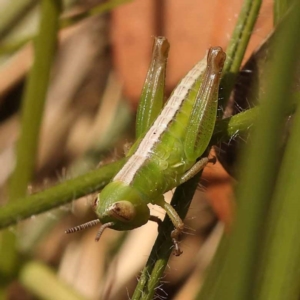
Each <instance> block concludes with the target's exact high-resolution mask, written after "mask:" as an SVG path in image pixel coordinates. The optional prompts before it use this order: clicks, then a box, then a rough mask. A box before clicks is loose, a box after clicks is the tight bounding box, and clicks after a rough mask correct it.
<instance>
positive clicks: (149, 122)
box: [66, 37, 226, 255]
mask: <svg viewBox="0 0 300 300" xmlns="http://www.w3.org/2000/svg"><path fill="white" fill-rule="evenodd" d="M168 50H169V43H168V41H167V40H166V38H164V37H158V38H156V41H155V44H154V50H153V56H152V62H151V64H150V68H149V71H148V74H147V77H146V81H145V85H144V89H143V92H142V98H141V99H142V100H141V103H140V104H139V109H138V114H137V120H136V123H137V130H136V132H137V137H138V139H137V141H136V142H135V143H134V144H133V146H132V147H131V149H130V150H129V152H128V154H127V158H128V159H127V162H126V163H125V165H124V166H123V168H122V169H121V170H120V171H119V172H118V173H117V174H116V175H115V177H114V178H113V179H112V181H111V182H110V183H109V184H108V185H107V186H106V187H105V188H104V189H103V190H102V191H101V193H100V194H98V196H97V198H96V200H95V202H94V209H95V212H96V214H97V216H98V219H96V220H93V221H90V222H88V223H85V224H82V225H80V226H76V227H74V228H70V229H68V230H67V231H66V233H72V232H76V231H79V230H82V229H85V228H87V227H91V226H94V225H96V224H99V223H100V222H101V223H102V225H101V227H100V229H99V231H98V233H97V235H96V241H98V240H99V239H100V236H101V234H102V232H103V231H104V229H106V228H112V229H115V230H131V229H135V228H137V227H140V226H142V225H144V224H145V223H147V222H148V221H149V220H152V221H155V222H157V223H160V222H161V221H160V219H159V218H157V217H154V216H151V215H150V210H149V208H148V204H149V203H151V204H156V205H158V206H160V207H162V208H163V209H164V210H165V211H166V213H167V215H168V216H169V218H170V219H171V221H172V223H173V225H174V227H175V229H174V230H173V231H172V233H171V238H172V241H173V244H174V246H175V253H174V254H175V255H180V254H181V253H182V252H181V251H180V248H179V246H178V237H179V235H180V233H181V232H182V231H183V229H184V223H183V221H182V220H181V218H180V217H179V216H178V214H177V212H176V210H175V209H174V208H173V207H172V206H171V205H170V204H168V203H167V202H166V201H165V200H164V196H163V194H164V193H165V192H167V191H169V190H171V189H173V188H174V187H177V186H179V185H180V184H182V183H184V182H186V181H187V180H188V179H190V178H192V177H193V176H195V175H196V174H197V173H198V172H200V171H201V170H202V169H203V168H204V167H205V166H206V164H207V163H209V162H213V161H214V159H208V158H207V157H204V158H201V159H200V160H199V158H200V157H201V155H203V153H204V151H205V150H206V148H207V147H208V144H209V142H210V139H211V136H212V133H213V130H214V126H215V121H216V115H217V107H218V90H219V83H220V77H221V72H222V68H223V65H224V61H225V57H226V55H225V53H224V52H223V50H222V48H220V47H213V48H210V49H209V51H208V54H207V59H203V60H202V61H200V62H199V63H198V64H196V65H195V66H194V68H193V69H192V70H191V71H189V72H188V74H187V75H186V76H185V77H184V78H183V79H182V80H181V82H180V83H179V84H178V86H177V87H176V88H175V89H174V91H173V93H172V94H171V96H170V98H169V99H168V101H167V102H166V104H165V106H164V108H163V109H162V110H161V108H162V106H163V93H164V80H165V70H166V57H167V54H168Z"/></svg>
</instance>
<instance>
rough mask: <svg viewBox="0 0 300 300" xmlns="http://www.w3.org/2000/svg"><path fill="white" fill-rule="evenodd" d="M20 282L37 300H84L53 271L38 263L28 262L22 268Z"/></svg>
mask: <svg viewBox="0 0 300 300" xmlns="http://www.w3.org/2000/svg"><path fill="white" fill-rule="evenodd" d="M20 282H21V283H22V284H23V285H24V286H25V287H26V288H27V289H28V290H29V291H31V292H32V293H33V294H34V295H36V296H37V297H38V298H39V299H49V300H50V299H56V300H84V299H86V298H84V297H83V296H81V295H79V294H78V293H77V292H75V291H74V290H73V289H72V288H71V286H68V285H67V284H66V283H64V282H62V281H61V280H59V278H58V277H57V275H56V274H55V273H54V271H53V270H51V269H50V268H49V267H47V266H46V265H44V264H42V263H39V262H30V263H27V264H25V265H24V266H23V268H22V270H21V273H20Z"/></svg>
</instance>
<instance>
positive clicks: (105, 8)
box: [0, 0, 133, 55]
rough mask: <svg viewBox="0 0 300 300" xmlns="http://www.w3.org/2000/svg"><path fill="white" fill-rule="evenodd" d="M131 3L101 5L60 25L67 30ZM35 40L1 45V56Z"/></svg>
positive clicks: (115, 0)
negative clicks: (87, 19)
mask: <svg viewBox="0 0 300 300" xmlns="http://www.w3.org/2000/svg"><path fill="white" fill-rule="evenodd" d="M131 1H133V0H111V1H108V2H106V3H101V4H99V5H97V6H95V7H93V8H91V9H89V10H87V11H84V12H81V13H79V14H76V15H74V16H71V17H66V18H63V19H62V20H61V21H60V23H59V27H60V28H61V29H62V28H66V27H69V26H73V25H75V24H77V23H78V22H80V21H82V20H85V19H86V18H88V17H93V16H97V15H101V14H104V13H107V12H110V11H111V10H113V9H114V8H116V7H118V6H120V5H122V4H126V3H129V2H131ZM34 38H35V35H30V36H28V37H25V38H22V39H20V40H18V41H15V42H13V43H5V44H3V45H1V46H0V55H5V54H10V53H13V52H15V51H17V50H18V49H20V48H21V47H22V46H24V45H25V44H26V43H28V42H30V41H31V40H33V39H34Z"/></svg>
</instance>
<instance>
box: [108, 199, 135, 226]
mask: <svg viewBox="0 0 300 300" xmlns="http://www.w3.org/2000/svg"><path fill="white" fill-rule="evenodd" d="M108 215H110V216H111V217H114V218H116V219H118V220H120V221H125V222H129V221H131V220H132V219H134V217H135V216H136V209H135V207H134V205H133V204H132V203H130V202H129V201H126V200H124V201H118V202H116V203H114V204H113V205H111V206H110V207H109V209H108Z"/></svg>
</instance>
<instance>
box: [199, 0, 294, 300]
mask: <svg viewBox="0 0 300 300" xmlns="http://www.w3.org/2000/svg"><path fill="white" fill-rule="evenodd" d="M299 28H300V3H297V5H295V7H294V8H293V11H292V12H291V15H290V16H289V19H288V20H287V23H286V24H285V27H284V28H283V29H282V31H281V34H280V35H278V37H276V39H275V45H274V53H273V56H272V57H273V59H274V60H273V61H272V65H270V66H269V68H268V69H267V71H268V72H267V73H266V80H267V83H266V93H265V95H264V99H263V100H262V101H261V106H260V111H259V116H258V117H257V122H256V123H255V126H254V129H253V135H252V138H251V142H250V145H248V148H247V149H246V150H247V151H245V152H244V159H243V162H242V166H241V172H240V182H239V185H238V188H237V193H236V194H237V203H238V206H237V212H236V220H235V223H234V227H233V229H232V232H231V234H230V236H229V237H226V239H227V241H226V242H227V243H228V244H227V245H228V247H221V248H222V249H223V251H227V253H226V260H223V261H220V265H219V268H218V269H219V273H218V276H217V277H215V278H212V277H210V276H208V278H210V279H211V280H213V282H205V284H204V287H203V292H202V293H201V294H200V296H199V297H198V298H197V299H205V300H210V299H223V300H240V299H245V300H246V299H257V298H256V297H255V296H254V294H255V290H254V288H255V287H254V282H255V280H256V279H257V273H256V271H257V268H258V260H259V250H260V249H261V244H262V242H263V238H264V232H263V230H262V229H263V228H264V224H265V220H266V216H267V215H268V211H269V203H270V199H271V197H272V194H273V192H274V182H275V180H276V176H277V170H278V164H279V158H280V149H281V148H280V145H281V142H282V141H281V138H280V137H282V136H283V132H284V129H285V111H286V106H288V105H289V100H290V99H289V97H288V96H289V95H290V89H291V85H292V83H293V77H294V72H293V70H294V69H295V61H296V58H297V55H298V53H299V51H300V45H299V44H300V39H299ZM297 37H298V38H297ZM291 101H292V100H291ZM281 245H282V244H281V243H280V244H279V245H278V244H277V246H278V247H279V248H280V247H281ZM224 248H225V250H224ZM212 269H214V268H212ZM275 276H282V274H280V275H279V274H275ZM282 280H283V278H282ZM284 299H289V298H286V297H285V296H284ZM292 299H294V298H292Z"/></svg>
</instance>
